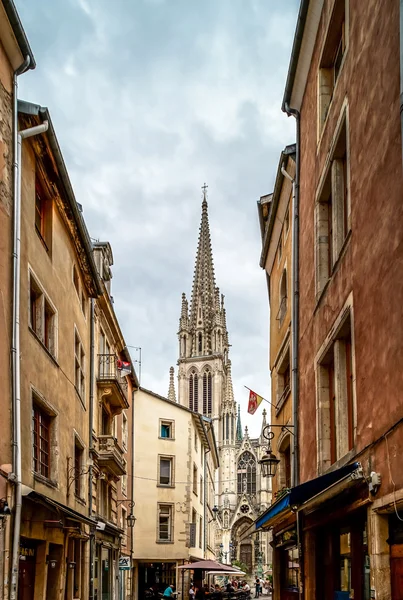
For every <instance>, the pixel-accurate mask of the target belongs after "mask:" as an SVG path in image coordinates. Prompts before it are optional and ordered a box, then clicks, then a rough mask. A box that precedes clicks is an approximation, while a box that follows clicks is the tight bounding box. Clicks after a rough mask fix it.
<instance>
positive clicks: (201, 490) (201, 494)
mask: <svg viewBox="0 0 403 600" xmlns="http://www.w3.org/2000/svg"><path fill="white" fill-rule="evenodd" d="M200 502H201V503H202V504H203V477H200Z"/></svg>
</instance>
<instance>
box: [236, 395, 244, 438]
mask: <svg viewBox="0 0 403 600" xmlns="http://www.w3.org/2000/svg"><path fill="white" fill-rule="evenodd" d="M242 440H243V435H242V424H241V407H240V406H239V404H238V419H237V423H236V441H237V442H242Z"/></svg>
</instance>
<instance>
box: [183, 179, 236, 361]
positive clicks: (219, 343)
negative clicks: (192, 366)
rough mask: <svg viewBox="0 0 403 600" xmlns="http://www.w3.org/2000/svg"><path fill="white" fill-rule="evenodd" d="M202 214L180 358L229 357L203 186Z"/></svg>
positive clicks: (222, 300)
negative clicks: (217, 355)
mask: <svg viewBox="0 0 403 600" xmlns="http://www.w3.org/2000/svg"><path fill="white" fill-rule="evenodd" d="M202 190H203V202H202V214H201V222H200V228H199V238H198V243H197V252H196V261H195V269H194V275H193V286H192V294H191V298H190V309H189V305H188V301H187V299H186V296H185V294H182V307H181V315H180V319H179V332H178V335H179V341H180V358H193V357H198V356H211V355H213V354H216V353H219V354H225V359H226V358H227V354H228V332H227V325H226V314H225V308H224V296H223V295H221V298H220V290H219V288H218V287H217V286H216V282H215V274H214V262H213V252H212V248H211V236H210V225H209V218H208V205H207V185H206V184H204V186H203V187H202Z"/></svg>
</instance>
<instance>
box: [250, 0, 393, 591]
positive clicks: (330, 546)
mask: <svg viewBox="0 0 403 600" xmlns="http://www.w3.org/2000/svg"><path fill="white" fill-rule="evenodd" d="M400 4H401V3H400ZM400 10H402V6H400ZM400 16H401V15H400ZM400 66H401V65H400ZM399 78H400V72H399V3H398V2H395V1H394V0H386V1H385V2H378V1H376V0H369V1H368V2H365V3H357V2H351V1H348V0H324V1H316V0H303V1H302V2H301V7H300V12H299V18H298V23H297V29H296V34H295V39H294V45H293V51H292V56H291V62H290V68H289V73H288V78H287V84H286V90H285V94H284V100H283V110H285V111H286V112H288V113H289V114H290V115H291V114H292V115H293V116H295V117H296V120H297V150H296V193H297V205H298V206H299V214H298V217H299V231H300V235H299V238H297V237H296V239H295V242H296V244H297V245H298V249H299V265H298V266H299V268H298V274H299V281H300V286H299V311H298V321H299V323H298V348H297V349H296V351H297V352H298V364H297V366H298V375H299V377H298V381H299V393H298V395H297V396H296V402H297V408H298V423H297V424H298V449H299V452H298V454H299V473H298V475H299V480H300V485H297V486H296V487H293V488H291V490H290V491H289V493H288V494H287V495H286V496H285V497H283V498H281V499H280V500H278V501H277V502H275V503H274V504H273V505H272V506H271V507H270V508H269V509H268V511H266V513H265V514H264V515H262V517H261V518H260V519H259V520H257V521H256V523H255V527H256V529H259V528H261V527H263V528H273V530H274V529H275V528H276V527H277V526H279V524H280V523H282V524H283V525H284V524H285V525H284V526H283V527H282V533H281V535H279V542H280V543H281V542H282V543H283V544H284V543H289V542H290V539H291V538H292V537H294V539H295V541H296V542H297V548H298V549H299V552H297V555H296V559H297V560H295V561H292V562H291V561H289V562H288V563H283V564H282V565H280V566H279V568H280V573H279V575H278V577H279V579H280V581H283V582H284V586H285V589H283V590H281V588H277V590H276V588H275V599H277V598H287V599H288V598H292V597H295V598H296V597H298V596H299V597H301V595H302V597H304V598H305V599H306V600H310V599H312V600H313V599H316V598H323V599H325V600H327V599H329V600H330V599H333V598H335V597H336V596H337V597H338V598H344V597H345V598H348V597H349V598H351V597H354V598H355V600H357V599H359V600H368V599H369V598H377V599H378V600H386V599H390V598H391V599H392V600H398V599H399V598H401V597H402V595H401V594H402V577H403V575H402V574H403V559H402V556H403V528H402V520H403V471H402V469H401V464H400V456H401V454H402V450H403V429H402V427H403V424H402V400H401V385H402V376H401V369H400V364H401V362H402V359H403V345H402V340H401V328H402V323H403V314H402V300H403V278H402V264H403V254H402V252H403V250H402V248H403V244H402V242H403V208H402V202H401V198H402V193H403V181H402V141H401V130H400V110H399V108H400V106H399V104H400V102H399ZM293 350H294V349H293ZM292 511H293V512H294V513H295V514H296V520H297V525H298V526H297V529H295V528H293V527H292V526H288V525H287V519H290V518H291V512H292ZM287 538H288V540H287ZM294 563H295V567H296V572H294V573H292V574H291V575H292V577H291V579H289V575H290V573H289V571H290V568H291V570H292V568H293V567H294ZM299 564H301V566H303V569H302V578H301V577H300V575H299V572H298V566H299ZM294 576H296V577H294ZM293 577H294V578H293ZM299 594H300V595H299Z"/></svg>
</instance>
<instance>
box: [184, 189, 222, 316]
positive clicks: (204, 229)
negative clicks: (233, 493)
mask: <svg viewBox="0 0 403 600" xmlns="http://www.w3.org/2000/svg"><path fill="white" fill-rule="evenodd" d="M202 189H203V202H202V216H201V223H200V229H199V240H198V244H197V253H196V263H195V270H194V276H193V288H192V298H191V304H190V322H191V325H192V326H193V327H195V326H196V325H197V324H198V322H199V321H200V320H208V319H209V318H210V316H211V313H213V312H214V309H215V306H214V305H215V297H216V291H215V288H216V285H215V275H214V264H213V253H212V250H211V237H210V225H209V219H208V211H207V208H208V206H207V186H206V184H204V186H203V188H202Z"/></svg>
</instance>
